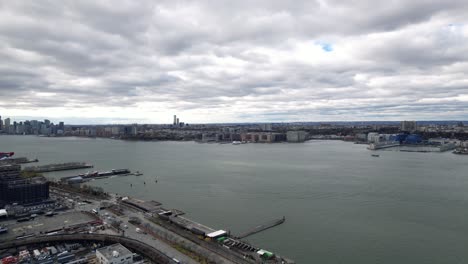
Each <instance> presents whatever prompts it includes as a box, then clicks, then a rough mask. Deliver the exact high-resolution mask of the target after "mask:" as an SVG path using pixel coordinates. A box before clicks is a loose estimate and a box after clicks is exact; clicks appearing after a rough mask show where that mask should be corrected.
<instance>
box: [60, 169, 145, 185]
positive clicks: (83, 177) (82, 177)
mask: <svg viewBox="0 0 468 264" xmlns="http://www.w3.org/2000/svg"><path fill="white" fill-rule="evenodd" d="M117 175H118V176H126V175H136V176H138V175H142V173H139V172H135V173H132V172H131V171H130V170H129V169H118V170H115V169H114V170H110V171H102V172H98V171H95V172H92V173H90V172H88V173H84V174H79V175H75V176H66V177H62V178H60V181H62V182H68V183H80V182H83V181H88V180H91V179H102V178H107V177H111V176H117Z"/></svg>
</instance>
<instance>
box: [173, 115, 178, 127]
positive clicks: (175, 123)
mask: <svg viewBox="0 0 468 264" xmlns="http://www.w3.org/2000/svg"><path fill="white" fill-rule="evenodd" d="M173 125H174V126H175V125H177V116H176V115H174V123H173Z"/></svg>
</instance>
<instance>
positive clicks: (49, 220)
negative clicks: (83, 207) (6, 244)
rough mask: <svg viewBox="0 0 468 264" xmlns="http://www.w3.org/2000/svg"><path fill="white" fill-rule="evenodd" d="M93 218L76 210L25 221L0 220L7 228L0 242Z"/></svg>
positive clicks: (1, 235) (80, 222)
mask: <svg viewBox="0 0 468 264" xmlns="http://www.w3.org/2000/svg"><path fill="white" fill-rule="evenodd" d="M93 220H95V218H93V217H92V216H90V215H89V214H86V213H82V212H78V211H67V212H60V213H58V214H57V215H54V216H52V217H47V216H44V215H38V216H37V217H35V218H34V219H31V220H29V221H25V222H17V220H16V219H11V220H7V221H2V222H0V225H2V226H4V227H6V228H8V232H7V233H5V234H0V242H2V241H6V240H11V239H15V238H16V237H18V236H24V235H30V234H40V233H41V232H42V233H47V232H48V231H51V230H56V229H59V228H63V227H67V226H72V225H76V224H83V223H87V222H89V221H93Z"/></svg>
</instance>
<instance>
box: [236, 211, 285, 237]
mask: <svg viewBox="0 0 468 264" xmlns="http://www.w3.org/2000/svg"><path fill="white" fill-rule="evenodd" d="M284 221H286V218H285V217H284V216H283V218H280V219H275V220H272V221H269V222H266V223H264V224H261V225H258V226H256V227H254V228H252V229H250V230H248V231H246V232H244V233H241V234H240V235H238V236H236V238H238V239H242V238H245V237H248V236H251V235H253V234H256V233H259V232H262V231H264V230H267V229H269V228H272V227H275V226H277V225H281V224H282V223H284Z"/></svg>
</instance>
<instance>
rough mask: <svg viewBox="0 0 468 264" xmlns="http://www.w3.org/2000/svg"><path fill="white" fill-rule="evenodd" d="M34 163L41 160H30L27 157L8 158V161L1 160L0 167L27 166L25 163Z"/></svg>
mask: <svg viewBox="0 0 468 264" xmlns="http://www.w3.org/2000/svg"><path fill="white" fill-rule="evenodd" d="M32 162H39V160H38V159H28V158H26V157H18V158H8V159H4V160H0V165H7V164H25V163H32Z"/></svg>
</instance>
